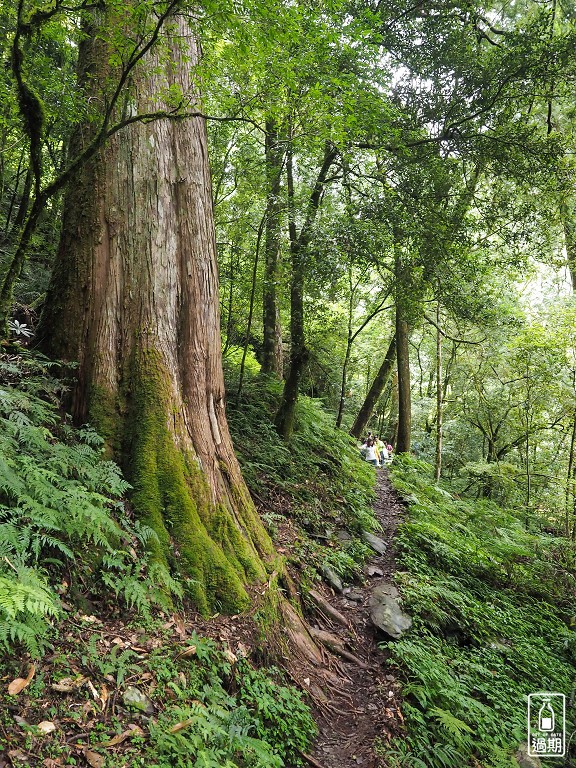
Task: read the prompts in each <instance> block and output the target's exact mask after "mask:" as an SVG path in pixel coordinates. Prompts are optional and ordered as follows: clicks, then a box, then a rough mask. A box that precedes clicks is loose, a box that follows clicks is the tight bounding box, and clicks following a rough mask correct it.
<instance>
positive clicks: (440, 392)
mask: <svg viewBox="0 0 576 768" xmlns="http://www.w3.org/2000/svg"><path fill="white" fill-rule="evenodd" d="M436 323H437V327H436V459H435V462H434V479H435V480H436V482H439V481H440V476H441V474H442V417H443V410H444V389H443V385H442V334H441V333H440V302H438V304H437V306H436Z"/></svg>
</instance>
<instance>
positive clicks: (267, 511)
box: [227, 360, 378, 579]
mask: <svg viewBox="0 0 576 768" xmlns="http://www.w3.org/2000/svg"><path fill="white" fill-rule="evenodd" d="M236 375H237V369H236V368H235V367H234V365H233V364H232V362H231V361H230V360H228V363H227V388H228V391H229V395H228V404H227V415H228V423H229V425H230V431H231V433H232V438H233V440H234V445H235V448H236V454H237V456H238V459H239V461H240V465H241V467H242V474H243V476H244V479H245V480H246V483H247V484H248V487H249V489H250V491H251V493H252V494H253V495H254V498H255V499H256V501H257V502H258V504H259V508H260V510H261V513H263V514H262V516H263V519H264V520H265V522H266V523H267V524H268V526H269V528H270V529H271V533H272V534H273V533H274V528H275V527H276V525H277V524H278V523H280V522H281V520H282V518H283V517H291V518H293V519H295V520H296V521H297V522H298V523H299V524H300V526H301V527H302V528H303V529H304V530H305V531H306V532H307V533H308V534H310V535H311V537H312V538H308V539H305V541H303V544H302V547H303V548H304V550H305V551H302V552H301V553H300V556H301V559H302V560H303V561H305V562H308V563H309V564H313V565H315V566H316V567H319V565H320V564H321V563H323V564H328V565H330V566H331V567H332V568H333V569H334V570H335V571H336V572H337V573H338V575H339V576H340V577H342V578H344V579H353V578H355V577H356V576H357V575H358V574H359V572H360V565H361V563H362V562H363V561H364V560H365V559H366V556H367V554H368V553H369V549H368V548H367V547H365V546H364V545H363V544H362V543H361V542H357V541H355V542H353V543H349V542H348V543H346V542H344V543H343V542H342V541H340V540H339V539H338V538H337V537H336V536H335V533H336V531H337V530H338V529H341V528H347V529H348V530H349V531H351V532H352V533H357V534H359V533H360V531H361V530H368V531H374V530H376V529H377V528H378V523H377V521H376V518H375V517H374V513H373V502H374V468H373V467H371V466H370V465H368V464H367V463H366V462H365V461H363V460H362V459H361V458H360V456H359V452H358V448H357V447H356V444H355V442H354V440H352V439H351V438H350V436H349V435H348V434H347V433H346V432H345V431H343V430H341V429H336V428H335V427H334V417H333V415H332V414H329V413H327V412H326V411H325V410H324V408H323V406H322V403H321V402H320V401H319V400H317V399H314V398H310V397H305V396H300V397H299V398H298V403H297V406H296V419H295V429H294V433H293V435H292V437H291V438H290V440H289V441H286V442H285V441H283V440H282V439H281V438H280V436H279V435H278V432H277V431H276V428H275V426H274V416H275V414H276V411H277V408H278V404H279V399H280V396H281V389H282V385H281V383H280V382H278V381H276V380H275V379H271V378H268V377H263V376H257V375H247V376H246V378H245V383H244V390H243V394H242V399H241V402H240V403H238V402H237V400H236V397H235V393H236V391H237V382H236V378H235V376H236ZM316 536H318V537H321V538H318V539H317V540H315V539H314V537H316ZM304 538H305V537H304ZM329 539H331V542H330V543H331V545H332V546H331V548H330V549H329V550H327V548H326V547H325V546H322V545H320V544H318V541H326V540H329Z"/></svg>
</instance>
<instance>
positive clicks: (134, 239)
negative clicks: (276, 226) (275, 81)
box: [39, 17, 273, 613]
mask: <svg viewBox="0 0 576 768" xmlns="http://www.w3.org/2000/svg"><path fill="white" fill-rule="evenodd" d="M92 32H93V34H91V35H89V36H88V40H87V42H86V43H85V44H84V51H82V53H81V61H82V63H83V67H84V68H83V71H84V73H85V74H86V75H89V77H88V78H87V79H85V81H84V82H85V83H86V82H88V83H89V82H91V81H92V82H93V81H95V80H97V79H98V78H104V77H105V75H106V66H107V64H106V62H107V61H108V58H109V56H108V52H107V50H106V44H105V43H104V42H103V39H104V38H105V35H102V34H101V32H102V30H101V29H100V30H93V31H92ZM172 34H173V35H174V37H173V40H172V44H170V41H167V45H170V47H171V62H170V66H169V67H168V66H167V67H165V68H164V67H163V66H162V63H161V62H159V61H158V60H157V59H154V58H153V57H151V56H149V57H148V59H147V61H146V66H145V69H142V70H139V71H138V72H136V73H135V77H134V82H133V86H132V93H131V99H132V104H133V105H134V108H135V109H137V110H139V111H140V112H145V111H151V110H154V109H157V108H158V103H157V101H156V98H155V94H157V93H158V92H159V91H161V90H162V89H163V88H166V86H169V85H171V84H174V85H175V86H178V87H181V88H182V91H183V92H184V93H190V92H191V91H192V90H193V84H192V83H191V80H190V69H191V67H192V66H193V64H194V63H196V62H197V61H198V57H199V52H198V47H197V45H196V43H195V42H194V35H193V33H192V31H191V29H190V28H189V26H188V24H187V22H186V21H185V20H184V18H182V17H178V18H174V20H173V25H172ZM182 41H185V43H183V42H182ZM164 69H165V72H164V73H163V71H164ZM84 129H85V130H84V133H83V131H82V130H80V131H79V132H78V133H77V135H76V138H75V142H76V144H81V143H82V141H83V140H84V141H87V139H86V138H84V135H85V134H87V133H88V132H89V130H88V129H87V128H86V127H84ZM64 210H65V213H64V222H63V232H62V238H61V242H60V247H59V252H58V257H57V263H56V266H55V270H54V274H53V277H52V282H51V286H50V290H49V294H48V297H47V301H46V305H45V311H44V314H43V316H42V320H41V327H40V329H39V335H40V337H41V339H42V345H43V349H44V350H45V351H46V352H47V353H48V354H50V355H52V356H53V357H55V358H58V359H63V360H66V361H78V369H77V384H76V387H75V389H74V392H73V414H74V418H75V421H76V422H77V423H82V422H86V421H88V422H90V423H91V424H93V425H94V426H95V427H96V428H97V429H98V431H99V432H100V433H101V434H102V435H103V436H104V437H105V439H106V444H107V446H108V447H109V450H110V453H111V455H113V456H114V458H116V459H117V460H118V461H119V462H120V463H121V465H122V467H123V469H124V470H125V473H126V476H127V478H128V480H129V482H130V483H131V484H132V486H133V490H132V494H131V502H132V504H133V506H134V509H135V511H136V514H137V515H138V517H139V518H140V519H141V520H142V521H143V522H144V523H146V524H147V525H149V526H150V527H152V528H153V529H154V530H155V532H156V534H157V535H158V541H157V542H156V543H153V544H152V545H151V547H152V552H153V556H154V558H155V559H156V560H157V561H159V562H161V563H163V564H165V565H167V566H169V567H171V568H172V569H173V570H176V571H177V572H179V573H180V574H181V575H182V576H184V577H185V581H184V583H185V587H186V588H187V590H188V592H189V593H190V595H191V596H192V597H193V599H194V600H195V603H196V605H197V607H198V609H199V610H200V611H202V612H203V613H207V612H210V611H213V610H215V609H217V610H223V611H237V610H239V609H241V608H243V607H246V606H247V604H248V596H247V592H246V590H245V584H246V583H247V582H250V581H253V580H257V579H261V578H263V577H264V575H265V568H264V564H263V558H265V557H266V556H268V555H272V553H273V548H272V545H271V542H270V540H269V538H268V536H267V534H266V532H265V530H264V529H263V527H262V524H261V522H260V520H259V518H258V515H257V513H256V511H255V508H254V506H253V504H252V501H251V499H250V496H249V494H248V491H247V488H246V486H245V484H244V482H243V479H242V476H241V473H240V468H239V465H238V463H237V460H236V457H235V455H234V451H233V447H232V441H231V439H230V435H229V432H228V425H227V422H226V415H225V409H224V382H223V374H222V364H221V347H220V329H219V304H218V281H217V266H216V247H215V236H214V225H213V217H212V202H211V183H210V170H209V164H208V156H207V142H206V128H205V124H204V122H203V120H201V119H200V118H193V119H188V120H184V121H182V120H180V121H171V120H157V121H154V122H151V123H149V124H146V125H144V124H142V123H134V124H133V125H131V126H130V127H128V128H126V129H124V130H123V131H122V132H121V133H119V134H116V135H115V136H114V137H113V138H112V140H111V141H110V143H109V144H108V145H107V146H106V147H105V149H103V150H101V152H100V154H99V155H98V156H97V157H96V159H95V160H93V161H91V162H90V163H89V164H88V165H86V166H85V167H84V168H83V169H82V171H81V172H80V173H79V174H78V175H77V177H76V179H75V180H74V181H73V183H72V184H71V185H70V187H69V192H68V195H67V199H66V204H65V206H64Z"/></svg>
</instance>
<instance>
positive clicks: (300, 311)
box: [275, 143, 337, 440]
mask: <svg viewBox="0 0 576 768" xmlns="http://www.w3.org/2000/svg"><path fill="white" fill-rule="evenodd" d="M336 155H337V153H336V150H335V149H334V148H333V147H332V146H330V145H329V144H328V143H327V144H326V148H325V151H324V158H323V161H322V165H321V167H320V170H319V172H318V176H317V178H316V183H315V184H314V188H313V190H312V193H311V195H310V199H309V201H308V209H307V212H306V218H305V220H304V223H303V224H302V228H301V230H300V234H299V235H298V236H297V235H296V222H295V212H294V178H293V167H292V149H291V148H290V149H289V152H288V157H287V161H286V176H287V183H288V205H289V231H290V256H291V260H292V277H291V281H290V370H289V371H288V377H287V378H286V382H285V384H284V391H283V393H282V400H281V402H280V406H279V408H278V412H277V414H276V418H275V423H276V429H277V430H278V433H279V434H280V436H281V437H282V438H284V440H288V439H289V438H290V436H291V435H292V432H293V430H294V419H295V415H296V402H297V400H298V392H299V389H300V379H301V378H302V373H303V371H304V366H305V365H306V362H307V361H308V357H309V351H308V348H307V347H306V338H305V333H304V285H305V277H306V263H305V257H306V249H307V248H308V245H309V244H310V240H311V238H312V226H313V224H314V221H315V219H316V214H317V213H318V208H319V207H320V204H321V202H322V197H323V195H324V185H325V184H326V178H327V176H328V171H329V170H330V168H331V166H332V163H333V162H334V160H335V159H336Z"/></svg>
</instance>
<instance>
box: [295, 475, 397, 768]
mask: <svg viewBox="0 0 576 768" xmlns="http://www.w3.org/2000/svg"><path fill="white" fill-rule="evenodd" d="M404 513H405V508H404V506H403V504H402V502H401V501H400V499H399V498H398V495H397V494H396V492H395V491H394V490H393V488H392V486H391V485H390V481H389V480H388V477H387V472H386V470H378V477H377V497H376V503H375V516H376V518H377V519H378V521H379V523H380V525H381V526H382V531H381V532H379V534H378V535H379V536H380V537H381V538H382V539H383V540H384V541H385V542H386V544H387V548H386V551H385V553H384V554H383V555H377V554H376V553H374V557H372V558H371V559H370V560H369V561H368V562H367V563H366V565H365V568H364V574H365V581H364V584H363V585H362V586H359V587H354V588H353V589H352V590H351V591H350V592H348V593H347V594H335V593H334V592H333V591H332V590H330V589H329V588H328V587H327V586H323V587H322V592H323V596H324V597H325V598H326V599H327V600H328V601H329V602H330V603H331V604H332V605H333V606H334V607H335V608H336V609H337V610H338V611H339V612H340V613H341V614H342V615H343V616H344V617H345V619H346V620H347V622H348V627H344V626H343V625H342V624H341V623H338V622H335V621H329V620H328V619H327V617H325V618H323V620H322V622H318V628H319V629H322V630H328V631H329V632H330V633H332V634H336V635H338V636H339V637H340V638H341V639H342V640H343V641H344V642H345V644H346V647H347V648H348V649H349V650H350V652H351V653H352V654H353V656H355V657H356V658H357V659H358V660H359V661H360V662H361V663H362V666H360V664H358V663H354V662H352V661H348V660H345V659H339V661H338V665H337V667H336V669H333V670H332V671H333V672H334V671H335V672H336V673H337V674H338V677H339V680H338V681H337V682H336V681H334V682H335V684H333V685H331V690H332V691H333V698H331V700H330V702H329V705H328V706H319V707H317V711H316V717H317V722H318V725H319V729H320V733H319V736H318V739H317V741H316V744H315V746H314V749H313V751H312V753H311V755H310V757H311V760H310V762H311V764H312V765H317V766H321V768H353V767H357V766H362V767H363V768H378V767H379V766H384V765H386V763H385V761H384V760H383V758H382V757H381V752H382V749H381V748H380V745H381V746H382V747H383V746H385V745H387V744H388V742H389V741H390V739H391V738H392V737H393V736H394V735H397V734H398V733H399V732H401V730H402V713H401V709H400V685H399V683H398V681H397V679H396V676H395V674H394V671H393V670H391V669H390V668H389V667H388V656H387V653H386V651H385V650H382V649H381V648H380V646H379V642H382V641H384V640H386V639H387V638H385V637H384V636H382V635H381V634H379V633H378V631H377V630H376V628H375V627H374V625H373V624H372V622H371V619H370V608H369V599H370V595H371V593H372V591H373V589H374V588H375V587H376V586H378V585H381V584H384V583H389V582H391V581H392V579H393V575H394V571H395V552H394V536H395V533H396V529H397V527H398V525H399V523H400V522H401V520H402V517H403V515H404ZM351 598H353V599H351ZM316 619H317V621H318V614H316Z"/></svg>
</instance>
